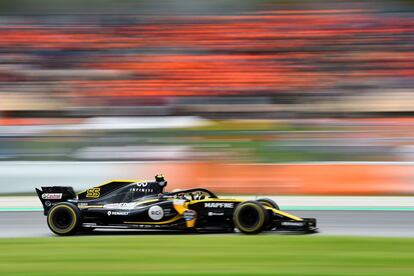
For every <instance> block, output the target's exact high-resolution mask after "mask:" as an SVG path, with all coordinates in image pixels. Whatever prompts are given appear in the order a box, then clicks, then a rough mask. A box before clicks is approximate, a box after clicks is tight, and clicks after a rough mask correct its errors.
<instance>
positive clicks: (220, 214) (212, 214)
mask: <svg viewBox="0 0 414 276" xmlns="http://www.w3.org/2000/svg"><path fill="white" fill-rule="evenodd" d="M207 214H208V216H209V217H213V216H224V213H215V212H208V213H207Z"/></svg>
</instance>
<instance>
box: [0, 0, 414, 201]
mask: <svg viewBox="0 0 414 276" xmlns="http://www.w3.org/2000/svg"><path fill="white" fill-rule="evenodd" d="M413 19H414V4H413V3H412V2H410V1H401V2H397V1H375V2H371V1H346V2H345V1H344V2H342V1H324V0H318V1H270V0H259V1H233V0H223V1H216V0H210V1H200V0H192V1H187V0H186V1H183V0H171V1H162V0H158V1H149V0H142V1H127V0H126V1H112V0H102V1H96V0H86V1H78V0H72V1H60V0H57V1H49V0H39V1H37V2H36V5H29V4H28V1H23V0H15V1H8V0H7V1H2V3H0V160H4V161H8V162H9V161H29V162H34V163H36V162H35V161H47V162H56V164H54V165H55V166H58V167H60V168H61V169H60V170H56V172H57V171H59V172H62V171H63V172H62V174H63V175H65V174H69V175H70V174H71V173H72V171H70V170H69V171H64V170H65V169H64V168H71V165H70V164H69V165H67V164H66V165H62V166H61V165H60V164H62V163H60V162H63V161H75V162H84V161H89V162H99V161H105V162H112V161H125V162H149V161H154V162H155V164H158V167H156V166H152V165H151V166H148V167H150V169H148V170H147V169H145V170H140V169H138V168H139V167H140V166H141V165H137V166H135V167H134V166H131V167H134V168H135V170H129V171H128V168H131V167H127V168H125V169H123V170H124V171H128V173H130V174H132V172H133V173H134V174H137V175H136V177H138V178H141V177H149V176H148V175H153V174H155V173H158V172H160V171H165V172H168V173H170V174H171V177H172V179H173V180H175V181H177V183H176V184H174V185H177V186H180V187H181V186H185V185H188V184H192V183H191V182H188V181H186V183H183V181H185V180H186V179H187V178H185V177H190V178H191V179H193V180H197V181H198V182H199V183H203V185H206V186H208V185H210V186H211V187H214V188H215V189H217V190H218V191H223V192H231V191H230V190H238V191H240V192H245V193H251V191H252V188H251V187H250V188H249V189H248V188H247V184H246V183H251V182H252V179H258V178H260V179H262V180H263V182H262V184H260V185H261V186H260V187H263V189H265V190H266V191H267V192H269V193H276V194H278V193H288V194H289V193H290V194H292V193H293V194H295V193H303V194H409V193H412V191H413V190H414V189H413V188H412V184H410V183H411V182H410V179H411V177H412V173H410V172H409V170H410V168H411V166H412V165H407V166H405V165H404V164H401V163H404V162H412V161H414V138H413V137H414V118H413V117H412V115H413V114H414V93H413V88H414V66H413V64H414V41H413V38H414V20H413ZM159 161H165V163H161V164H159V163H157V162H159ZM307 162H328V163H329V162H345V163H346V162H362V163H361V164H359V165H358V166H353V167H352V166H343V168H340V167H341V166H340V165H338V166H332V167H334V169H332V170H328V171H326V170H323V169H320V168H319V167H317V166H316V165H315V167H312V169H303V168H302V167H300V166H299V165H298V163H301V164H302V163H307ZM372 162H391V163H387V164H392V162H397V163H398V164H399V165H398V166H394V165H387V166H382V165H379V164H378V163H375V166H370V165H373V164H372ZM3 163H4V164H3V168H6V167H7V168H9V170H8V172H10V173H13V172H16V171H17V172H22V171H21V170H22V168H23V166H22V165H18V163H13V164H14V165H13V166H15V167H12V168H10V167H9V165H10V163H7V164H6V162H3ZM63 163H64V162H63ZM184 163H185V165H183V164H184ZM277 163H279V164H286V163H289V164H290V165H286V166H282V165H275V164H277ZM291 163H294V164H291ZM240 164H255V165H246V167H243V168H244V169H245V171H243V172H241V171H242V170H243V169H240V168H241V166H243V165H240ZM263 164H267V165H266V166H265V165H263ZM341 164H342V163H341ZM37 165H39V163H38V164H33V166H34V167H36V166H37ZM54 165H50V167H52V166H54ZM368 165H369V167H368ZM97 166H99V165H97ZM184 166H186V168H187V169H185V170H184V169H183V171H180V170H179V169H177V168H183V167H184ZM255 166H257V168H260V169H257V168H256V167H255ZM78 167H82V166H78ZM148 167H146V168H148ZM247 167H248V169H246V168H247ZM299 167H300V169H298V168H299ZM351 167H352V169H349V168H351ZM116 168H118V167H116ZM171 168H172V169H171ZM200 168H201V169H200ZM206 168H207V169H206ZM211 168H218V169H217V170H215V171H214V169H213V170H212V169H211ZM322 168H326V166H322ZM113 170H116V169H115V165H114V167H113ZM155 170H157V171H155ZM78 171H79V173H80V172H81V171H82V169H79V170H78ZM110 171H112V170H110V169H108V170H107V172H110ZM259 171H260V175H258V172H259ZM83 172H85V173H86V172H87V170H86V169H84V170H83ZM143 172H145V174H146V176H145V175H138V173H143ZM216 172H220V173H219V174H216ZM313 172H315V173H313ZM316 172H317V173H316ZM39 174H42V175H38V177H39V179H45V178H46V179H48V178H49V179H50V182H52V177H51V175H50V174H48V173H46V172H45V171H43V170H42V171H40V172H39ZM266 174H267V176H264V175H266ZM22 175H24V173H23V174H22ZM96 175H99V177H101V178H102V179H99V182H101V181H102V182H104V181H107V180H108V179H104V176H106V174H104V173H102V174H96ZM298 175H300V177H299V176H298ZM82 176H85V175H82ZM243 176H244V177H243ZM271 176H273V177H271ZM88 177H92V176H91V175H90V174H89V175H88ZM11 179H12V180H13V181H15V180H16V179H18V180H19V181H20V180H21V181H22V182H24V187H26V186H27V185H28V184H32V183H33V182H30V179H32V176H31V175H29V176H27V178H26V179H20V175H18V177H17V178H13V176H11V177H10V181H11ZM183 179H184V180H183ZM97 182H98V181H97ZM332 182H335V183H336V184H338V185H336V186H335V185H332ZM373 183H375V184H373ZM45 184H52V183H45ZM90 184H95V183H86V184H85V185H86V186H89V185H90ZM96 184H98V183H96ZM22 185H23V184H22ZM334 186H335V187H334ZM22 187H23V186H22ZM256 188H257V187H256ZM1 191H5V189H1V188H0V193H1ZM9 191H10V190H9V189H8V190H7V192H9ZM16 191H19V192H20V191H21V189H17V188H16V190H15V192H16ZM253 191H254V189H253Z"/></svg>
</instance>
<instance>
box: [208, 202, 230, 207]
mask: <svg viewBox="0 0 414 276" xmlns="http://www.w3.org/2000/svg"><path fill="white" fill-rule="evenodd" d="M204 207H206V208H234V203H232V202H206V203H204Z"/></svg>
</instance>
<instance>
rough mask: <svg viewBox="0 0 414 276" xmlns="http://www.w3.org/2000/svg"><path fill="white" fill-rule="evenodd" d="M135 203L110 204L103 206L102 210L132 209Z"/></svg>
mask: <svg viewBox="0 0 414 276" xmlns="http://www.w3.org/2000/svg"><path fill="white" fill-rule="evenodd" d="M135 205H136V203H134V202H130V203H111V204H105V205H104V209H127V210H129V209H133V208H134V207H135Z"/></svg>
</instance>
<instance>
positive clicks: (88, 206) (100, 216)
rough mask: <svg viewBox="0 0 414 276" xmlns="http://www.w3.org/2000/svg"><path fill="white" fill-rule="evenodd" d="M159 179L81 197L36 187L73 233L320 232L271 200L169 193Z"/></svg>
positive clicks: (58, 224)
mask: <svg viewBox="0 0 414 276" xmlns="http://www.w3.org/2000/svg"><path fill="white" fill-rule="evenodd" d="M166 185H167V182H166V181H165V179H164V177H163V176H162V175H157V176H156V177H155V181H133V180H116V181H111V182H108V183H105V184H103V185H100V186H96V187H93V188H90V189H87V190H85V191H83V192H80V193H78V194H76V193H75V191H74V190H73V188H72V187H62V186H53V187H42V188H41V189H36V192H37V194H38V196H39V199H40V200H41V202H42V205H43V208H44V214H45V215H46V216H47V224H48V226H49V228H50V230H51V231H52V232H53V233H55V234H57V235H73V234H76V233H81V232H85V231H91V230H94V229H102V228H110V229H158V230H180V231H190V232H209V231H211V232H234V231H235V229H237V230H238V231H240V232H242V233H246V234H256V233H259V232H261V231H281V230H282V231H300V232H314V231H315V230H316V229H317V228H316V219H314V218H299V217H297V216H294V215H291V214H288V213H286V212H283V211H281V210H280V209H279V207H278V205H277V204H276V203H275V202H274V201H273V200H271V199H266V198H263V199H257V200H254V201H253V200H249V201H245V200H239V199H228V198H219V197H217V196H216V195H215V194H214V193H212V192H211V191H209V190H207V189H202V188H194V189H188V190H180V191H175V192H164V191H163V190H164V188H165V187H166Z"/></svg>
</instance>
